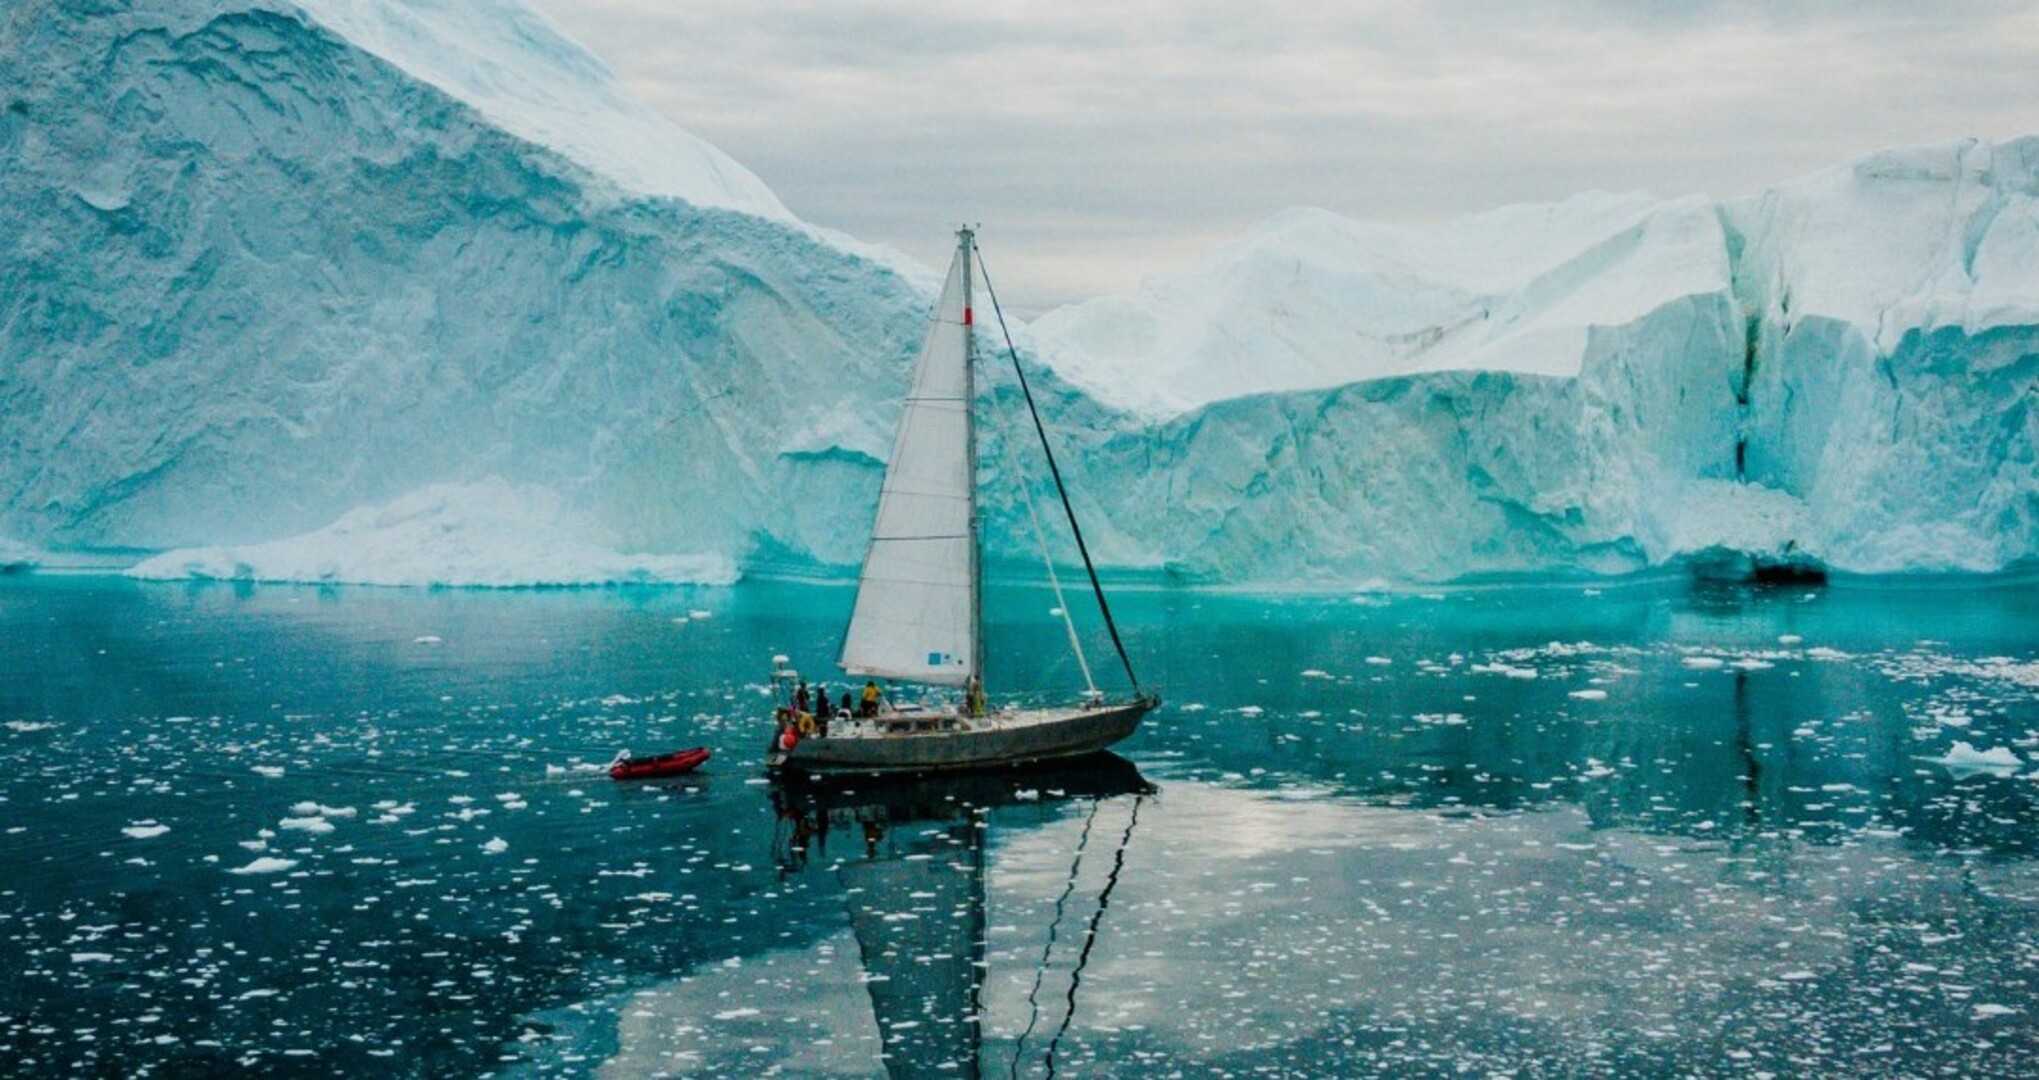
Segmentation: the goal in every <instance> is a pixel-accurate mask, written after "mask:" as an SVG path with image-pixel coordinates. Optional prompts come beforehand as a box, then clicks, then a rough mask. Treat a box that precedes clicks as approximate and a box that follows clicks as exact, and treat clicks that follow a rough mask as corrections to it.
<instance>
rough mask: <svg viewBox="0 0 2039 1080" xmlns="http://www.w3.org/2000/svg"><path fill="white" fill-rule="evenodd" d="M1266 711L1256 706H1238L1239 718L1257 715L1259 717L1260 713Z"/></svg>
mask: <svg viewBox="0 0 2039 1080" xmlns="http://www.w3.org/2000/svg"><path fill="white" fill-rule="evenodd" d="M1266 711H1267V710H1265V709H1263V708H1261V707H1260V706H1258V705H1241V706H1239V715H1241V716H1259V715H1260V714H1261V713H1263V712H1266Z"/></svg>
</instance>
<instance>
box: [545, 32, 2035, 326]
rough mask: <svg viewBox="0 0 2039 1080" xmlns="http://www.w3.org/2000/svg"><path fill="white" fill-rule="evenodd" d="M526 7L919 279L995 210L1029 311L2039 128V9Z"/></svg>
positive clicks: (805, 214)
mask: <svg viewBox="0 0 2039 1080" xmlns="http://www.w3.org/2000/svg"><path fill="white" fill-rule="evenodd" d="M531 2H532V3H534V4H535V6H536V7H538V8H539V9H540V10H541V11H543V12H545V13H546V14H547V15H548V16H550V17H551V18H552V19H553V20H554V21H555V22H556V23H557V24H558V25H559V26H561V27H562V28H563V29H564V30H565V31H566V32H567V33H568V35H570V36H572V37H574V38H575V39H577V40H579V41H580V42H581V43H582V44H584V45H586V46H587V47H588V48H589V49H591V50H592V51H593V52H594V53H595V54H596V55H597V56H599V57H601V59H602V60H603V61H604V62H606V63H607V64H608V65H609V66H610V67H611V68H612V69H613V70H615V71H616V73H617V74H618V75H619V76H620V77H621V78H622V79H623V81H624V82H625V83H626V84H627V85H628V86H629V87H630V88H631V89H633V90H634V91H635V92H636V93H637V94H638V95H639V96H640V97H642V98H643V99H645V100H646V101H647V102H649V103H650V104H651V105H652V106H653V107H654V108H657V109H658V110H660V111H661V112H663V113H665V114H666V115H667V116H670V117H671V118H672V119H673V120H674V121H675V122H677V123H678V124H679V125H680V126H681V127H683V128H685V129H687V130H688V131H691V132H693V133H694V134H696V135H698V136H701V137H702V138H705V139H707V140H708V141H710V142H712V143H714V144H715V145H717V146H719V147H721V148H722V149H723V150H724V151H726V152H728V153H729V154H730V155H731V156H733V157H735V158H736V159H737V160H738V161H740V162H742V163H743V164H745V165H746V166H748V167H749V168H750V169H751V170H752V171H754V172H756V173H757V174H758V175H759V176H760V177H762V178H763V179H764V181H765V183H766V184H768V185H769V186H770V187H771V188H772V189H773V190H774V191H775V192H777V193H778V195H779V197H780V198H781V199H782V200H784V201H785V203H786V205H787V206H788V207H790V208H791V209H792V210H793V212H794V213H796V214H798V215H800V216H801V217H802V218H805V219H806V220H808V221H812V222H814V223H816V224H820V225H825V226H828V227H831V228H835V229H840V230H842V231H844V232H847V233H850V234H852V235H854V236H857V237H860V238H862V239H865V240H869V241H874V242H878V243H883V244H889V245H891V246H893V247H896V248H899V249H900V250H903V251H905V252H907V253H909V254H912V255H914V256H917V257H919V258H920V259H921V260H922V261H925V262H928V263H930V264H937V263H942V262H945V261H946V257H947V251H948V248H949V245H950V244H951V242H952V241H951V239H950V235H949V233H950V229H951V227H952V226H953V225H954V224H955V223H956V222H959V221H963V220H969V221H973V222H981V223H982V225H983V233H982V242H983V245H984V251H985V257H986V259H987V260H989V261H990V266H991V270H992V273H993V274H994V275H995V276H994V281H995V283H996V284H997V285H998V287H999V290H1000V293H1001V298H1002V299H1003V300H1004V301H1005V303H1006V304H1007V306H1008V307H1012V308H1015V309H1017V310H1020V311H1022V312H1025V313H1029V314H1032V313H1038V312H1039V311H1041V310H1043V309H1045V308H1047V307H1051V306H1053V305H1055V304H1057V303H1062V302H1067V301H1070V300H1075V299H1081V298H1084V297H1087V296H1093V295H1098V294H1101V293H1105V292H1120V291H1127V290H1130V289H1131V288H1132V287H1133V286H1134V285H1136V284H1137V283H1138V281H1139V279H1140V278H1141V277H1142V276H1144V275H1146V274H1150V273H1154V272H1161V271H1168V270H1171V269H1175V268H1178V267H1181V266H1183V265H1184V264H1186V263H1188V262H1189V261H1190V260H1191V259H1192V258H1194V257H1195V256H1196V255H1197V254H1198V253H1200V252H1202V251H1205V250H1207V249H1209V248H1210V247H1212V246H1213V245H1215V244H1217V243H1219V242H1222V241H1224V240H1226V239H1228V238H1232V237H1236V236H1239V235H1241V234H1242V233H1244V232H1246V231H1247V230H1249V229H1250V228H1252V226H1253V225H1254V224H1255V223H1257V222H1259V221H1261V220H1262V219H1265V218H1267V217H1268V216H1270V215H1272V214H1274V213H1275V212H1277V211H1279V210H1282V209H1285V208H1287V207H1292V206H1316V207H1323V208H1325V209H1329V210H1333V211H1336V212H1338V213H1340V214H1343V215H1345V216H1347V217H1352V218H1357V219H1360V220H1371V221H1381V222H1388V223H1402V224H1415V223H1423V222H1430V221H1437V220H1442V219H1447V218H1451V217H1455V216H1458V215H1460V214H1464V213H1470V212H1475V211H1479V210H1485V209H1490V208H1492V207H1495V206H1501V205H1506V204H1509V203H1518V202H1542V201H1549V200H1555V199H1560V198H1563V197H1564V196H1566V195H1569V194H1572V193H1574V192H1578V191H1584V190H1590V189H1604V190H1612V191H1634V190H1642V191H1649V192H1652V193H1654V194H1657V195H1663V196H1673V195H1684V194H1690V193H1695V192H1697V193H1705V194H1709V195H1713V196H1717V197H1728V196H1734V195H1743V194H1749V193H1752V192H1756V191H1759V190H1761V189H1762V188H1764V187H1765V186H1768V185H1770V184H1772V183H1776V182H1778V181H1782V180H1788V179H1790V178H1792V177H1794V176H1798V175H1801V174H1803V173H1806V172H1810V171H1813V170H1815V169H1819V168H1822V167H1825V166H1828V165H1833V164H1839V163H1841V162H1844V161H1847V160H1849V159H1851V158H1854V157H1857V156H1860V155H1862V154H1865V153H1869V152H1871V151H1874V150H1877V149H1881V148H1883V147H1888V146H1901V145H1910V144H1918V143H1940V142H1951V141H1953V140H1956V139H1960V138H1964V137H1968V136H1976V137H1981V138H1984V139H1990V140H1997V139H2003V138H2008V137H2011V136H2014V135H2024V134H2039V2H2034V0H2012V2H1995V0H1978V2H1965V0H1964V2H1944V3H1934V2H1930V0H1921V2H1906V3H1896V2H1883V0H1861V2H1855V3H1847V2H1819V3H1815V2H1805V3H1793V2H1778V3H1706V2H1701V0H1694V2H1687V3H1679V2H1672V0H1643V2H1633V3H1614V2H1603V0H1558V2H1553V3H1546V4H1541V5H1522V4H1517V3H1507V2H1499V0H1442V2H1434V3H1409V2H1402V3H1365V2H1349V3H1338V2H1301V0H1261V2H1258V3H1211V2H1197V0H1187V2H1184V0H1178V2H1152V3H1141V2H1120V0H1037V2H1033V3H1006V2H999V3H972V4H958V3H939V2H930V0H792V2H771V0H763V2H760V0H531ZM1530 7H1534V9H1535V10H1534V11H1525V10H1523V9H1524V8H1530Z"/></svg>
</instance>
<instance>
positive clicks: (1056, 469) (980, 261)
mask: <svg viewBox="0 0 2039 1080" xmlns="http://www.w3.org/2000/svg"><path fill="white" fill-rule="evenodd" d="M977 272H978V274H979V275H981V276H982V277H983V278H984V292H985V294H986V295H988V296H990V297H991V312H992V314H994V315H996V316H998V331H999V333H1001V334H1003V335H1005V354H1006V355H1007V356H1009V357H1011V358H1012V371H1013V374H1014V375H1017V376H1019V384H1020V393H1022V394H1024V395H1026V399H1027V412H1029V413H1031V414H1032V415H1033V418H1034V433H1035V434H1036V435H1038V436H1040V439H1041V453H1042V455H1043V456H1045V457H1046V458H1047V459H1048V473H1049V475H1051V476H1053V477H1054V478H1055V491H1056V493H1057V494H1059V495H1061V496H1062V512H1063V513H1065V514H1067V515H1069V531H1070V533H1071V534H1073V535H1074V536H1075V537H1076V551H1077V553H1078V554H1080V555H1082V556H1083V569H1084V571H1085V572H1087V573H1088V574H1089V575H1090V590H1091V591H1092V592H1093V593H1096V594H1097V609H1098V611H1100V612H1102V613H1103V615H1104V626H1105V629H1107V630H1109V631H1111V635H1112V647H1113V648H1115V649H1117V650H1118V651H1119V662H1120V663H1122V664H1124V665H1126V678H1127V679H1128V680H1130V681H1131V682H1132V684H1133V694H1134V696H1136V697H1137V696H1140V677H1139V676H1138V675H1135V674H1133V661H1132V658H1131V657H1129V656H1127V655H1126V644H1125V642H1124V641H1121V640H1120V639H1119V624H1118V623H1116V622H1114V621H1112V607H1111V605H1110V604H1108V603H1106V602H1105V598H1104V586H1103V585H1102V584H1100V583H1099V582H1098V580H1097V567H1096V566H1095V565H1093V564H1092V563H1091V561H1090V546H1089V545H1088V544H1085V543H1084V542H1083V527H1082V526H1080V525H1078V524H1076V508H1075V507H1074V506H1072V505H1070V503H1069V489H1068V488H1067V487H1065V486H1063V483H1062V469H1061V467H1060V466H1058V465H1056V464H1055V451H1054V450H1053V449H1051V448H1050V447H1049V446H1048V429H1047V427H1046V426H1044V425H1043V424H1042V423H1041V410H1040V409H1039V408H1038V407H1036V406H1035V405H1034V391H1033V388H1032V387H1030V386H1028V385H1027V373H1026V371H1025V369H1023V368H1021V367H1020V362H1019V349H1018V348H1016V347H1015V346H1014V345H1013V343H1012V330H1011V329H1010V328H1009V327H1007V326H1006V325H1005V310H1004V309H1003V308H1001V307H999V305H998V290H996V289H993V288H992V287H991V271H990V269H988V268H987V267H986V266H985V265H984V250H983V249H982V248H979V249H978V250H977Z"/></svg>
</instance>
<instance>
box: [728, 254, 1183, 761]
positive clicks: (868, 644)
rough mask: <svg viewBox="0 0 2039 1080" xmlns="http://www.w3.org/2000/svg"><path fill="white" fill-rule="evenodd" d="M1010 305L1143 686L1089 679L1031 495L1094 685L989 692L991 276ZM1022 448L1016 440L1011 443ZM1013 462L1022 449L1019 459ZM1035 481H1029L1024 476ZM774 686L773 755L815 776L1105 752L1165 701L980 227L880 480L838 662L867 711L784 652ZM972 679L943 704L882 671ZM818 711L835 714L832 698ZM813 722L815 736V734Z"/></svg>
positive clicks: (938, 308)
mask: <svg viewBox="0 0 2039 1080" xmlns="http://www.w3.org/2000/svg"><path fill="white" fill-rule="evenodd" d="M980 276H982V278H983V281H984V291H985V293H986V295H987V296H989V297H990V299H991V303H992V311H993V313H994V314H995V315H996V316H997V321H998V325H999V329H1000V333H1001V335H1002V337H1003V343H1004V345H1005V352H1006V354H1007V356H1009V357H1010V358H1011V361H1012V368H1013V372H1014V374H1015V375H1016V377H1017V378H1018V381H1019V386H1020V389H1021V390H1022V392H1023V394H1024V397H1025V400H1026V404H1027V410H1028V412H1029V413H1030V414H1031V416H1032V419H1033V429H1034V433H1035V435H1036V436H1037V437H1038V438H1039V440H1040V445H1041V449H1042V453H1043V455H1044V457H1045V458H1046V460H1047V463H1048V470H1049V473H1050V475H1051V476H1052V477H1053V479H1054V482H1055V489H1056V491H1057V493H1058V494H1059V495H1060V496H1061V501H1062V507H1063V510H1064V512H1065V514H1066V515H1067V518H1068V521H1069V528H1070V532H1071V534H1072V536H1073V538H1074V540H1075V543H1076V549H1077V551H1078V553H1079V554H1081V555H1082V558H1083V566H1084V570H1085V572H1086V573H1087V574H1088V575H1089V577H1090V585H1091V590H1092V591H1093V592H1094V593H1095V594H1096V597H1097V603H1098V610H1099V612H1100V613H1101V614H1102V616H1103V619H1104V624H1105V627H1106V629H1108V630H1109V631H1110V632H1111V640H1112V645H1113V647H1114V648H1116V649H1117V650H1118V654H1119V659H1120V661H1121V662H1122V663H1123V664H1124V665H1125V670H1126V677H1127V679H1128V680H1129V681H1130V682H1131V684H1132V695H1131V697H1130V698H1127V699H1121V700H1117V701H1113V700H1110V699H1108V698H1107V697H1106V695H1105V694H1104V693H1103V692H1102V691H1100V690H1098V688H1097V686H1096V683H1095V681H1094V680H1092V678H1091V673H1090V665H1089V662H1088V661H1087V660H1086V659H1084V657H1083V654H1082V645H1081V642H1080V640H1079V638H1078V635H1077V633H1076V628H1075V624H1074V623H1073V622H1071V621H1069V615H1068V611H1069V607H1068V605H1067V604H1066V603H1062V602H1061V584H1060V582H1059V580H1057V579H1056V577H1055V572H1054V563H1053V560H1052V559H1050V558H1048V557H1047V543H1046V538H1045V535H1042V534H1041V529H1040V525H1039V521H1040V515H1039V514H1038V513H1037V512H1035V511H1034V509H1033V505H1032V503H1031V501H1030V499H1029V500H1023V501H1025V502H1026V505H1027V507H1028V511H1029V515H1030V520H1032V521H1033V523H1034V525H1035V532H1036V534H1037V536H1038V537H1039V538H1040V539H1041V547H1042V555H1043V558H1044V560H1045V561H1046V562H1047V572H1048V579H1049V582H1050V584H1051V585H1053V587H1054V588H1055V592H1056V598H1057V608H1058V610H1060V611H1061V612H1062V613H1063V619H1064V623H1065V625H1066V626H1067V627H1068V629H1069V641H1070V645H1071V648H1072V649H1073V650H1074V652H1075V654H1076V658H1077V663H1078V666H1079V667H1080V668H1081V670H1082V672H1083V676H1084V680H1085V683H1086V690H1085V691H1084V692H1083V693H1082V695H1081V696H1080V697H1079V698H1078V699H1077V700H1075V701H1073V702H1071V703H1068V704H1064V705H1057V706H1051V707H1045V708H1041V707H1035V708H1017V707H1002V708H993V707H991V706H990V704H989V699H988V698H987V696H986V694H985V689H984V681H983V677H984V670H985V649H984V635H983V596H982V593H983V588H982V575H981V572H980V568H979V562H980V551H981V545H980V543H979V535H978V533H979V525H978V513H977V408H976V406H977V400H976V397H977V395H976V386H977V368H978V362H979V356H978V333H977V329H978V328H977V319H976V307H975V292H976V287H977V281H978V279H979V277H980ZM1005 445H1006V447H1007V448H1008V452H1010V449H1011V445H1012V443H1011V440H1010V439H1007V440H1005ZM1014 464H1015V467H1017V461H1016V459H1015V462H1014ZM1023 489H1024V486H1023ZM773 659H774V664H775V670H774V672H773V681H774V685H775V686H777V687H782V688H783V691H784V693H785V695H786V700H784V701H783V702H782V703H781V704H780V706H779V708H778V715H777V717H776V720H777V729H776V730H775V732H774V733H773V737H772V743H771V746H770V747H769V749H768V750H767V752H766V757H765V765H766V768H767V769H769V770H771V771H774V772H780V771H790V772H805V773H828V772H872V773H927V772H941V771H947V770H957V769H983V768H990V767H996V766H1003V765H1018V764H1024V763H1027V762H1033V761H1043V760H1050V759H1054V758H1060V757H1070V756H1074V755H1078V754H1087V753H1092V752H1094V751H1098V750H1102V749H1104V748H1105V747H1107V746H1110V745H1112V744H1113V743H1116V742H1118V741H1119V740H1121V739H1124V738H1125V737H1126V736H1128V735H1131V734H1132V733H1133V732H1134V730H1135V729H1137V728H1138V727H1139V724H1140V718H1141V717H1142V716H1145V715H1146V714H1147V713H1148V712H1151V711H1152V710H1154V709H1155V708H1156V707H1158V706H1159V705H1160V703H1161V702H1160V698H1159V697H1157V696H1155V695H1153V694H1150V693H1146V692H1144V691H1142V690H1141V689H1140V682H1139V679H1138V677H1137V676H1135V675H1134V674H1133V664H1132V661H1131V659H1130V658H1128V657H1127V655H1126V649H1125V644H1124V642H1123V641H1122V640H1121V639H1120V637H1119V631H1118V626H1117V624H1116V623H1114V622H1113V621H1112V617H1111V607H1110V605H1109V604H1108V603H1107V602H1106V601H1105V596H1104V588H1103V586H1102V585H1101V584H1100V583H1099V582H1098V577H1097V570H1096V567H1095V566H1094V565H1093V564H1092V562H1091V559H1090V551H1089V548H1088V547H1087V546H1086V545H1085V544H1084V542H1083V531H1082V528H1081V527H1080V526H1079V525H1078V524H1077V521H1076V512H1075V509H1074V508H1073V506H1072V505H1071V504H1070V501H1069V494H1068V491H1067V490H1066V489H1065V488H1064V487H1063V485H1062V475H1061V470H1060V469H1059V468H1058V467H1057V466H1056V465H1055V458H1054V452H1053V451H1052V450H1051V449H1050V448H1049V446H1048V440H1047V429H1046V427H1045V426H1044V425H1043V424H1042V422H1041V415H1040V411H1039V410H1038V409H1037V408H1035V406H1034V399H1033V391H1032V389H1031V388H1030V387H1028V385H1027V381H1026V372H1025V371H1024V370H1023V369H1022V368H1021V367H1020V364H1019V354H1018V351H1017V350H1016V349H1014V348H1013V345H1012V336H1011V334H1010V333H1009V332H1007V331H1006V330H1005V318H1004V315H1003V313H1002V312H1000V311H999V308H998V299H997V296H996V294H995V293H993V292H992V291H991V287H990V278H989V275H988V274H985V273H983V264H982V261H981V259H980V258H979V256H978V254H977V246H976V233H975V232H974V231H973V230H971V229H969V228H963V229H959V230H957V233H956V254H955V258H954V259H953V261H951V263H950V265H949V272H948V278H947V280H946V281H945V282H944V284H943V286H942V292H941V297H940V299H939V300H938V301H937V302H936V304H935V310H934V313H933V315H932V316H931V317H930V320H929V326H928V332H927V337H926V340H925V341H924V342H923V343H922V345H921V351H920V358H919V361H918V363H917V364H916V365H915V368H914V375H913V385H912V388H911V389H910V390H909V392H908V394H907V398H906V402H905V405H904V408H903V409H902V410H901V414H900V418H899V431H898V434H897V436H895V438H894V441H893V444H892V455H891V457H890V458H889V459H888V461H887V463H886V468H885V480H884V484H883V486H882V487H881V488H880V490H879V495H878V513H877V518H876V520H875V522H874V524H873V528H872V535H871V547H870V550H869V552H868V554H866V556H865V558H864V564H863V570H862V573H861V574H860V575H859V577H858V582H857V598H856V604H855V607H854V609H853V611H852V613H851V616H850V624H849V629H848V631H847V632H846V633H845V635H844V639H843V649H842V656H841V658H840V659H839V660H838V666H840V667H841V668H842V670H843V671H845V672H847V673H849V674H850V675H852V676H861V677H864V678H866V679H868V680H872V681H871V682H869V683H867V684H866V701H865V703H864V708H862V709H861V710H859V712H858V714H857V715H855V716H853V717H836V718H829V719H828V720H827V721H826V722H817V721H818V720H819V718H813V717H808V716H806V715H804V714H803V713H802V712H801V711H800V710H799V708H798V704H799V703H798V702H797V701H796V700H795V699H794V697H793V694H794V686H793V684H794V682H795V678H796V676H795V675H794V674H793V672H792V670H791V669H790V668H788V667H787V666H786V663H785V658H784V657H774V658H773ZM878 679H885V680H888V681H899V682H904V683H909V684H914V685H917V686H920V687H923V688H949V689H950V690H951V691H960V697H959V699H958V700H953V701H948V702H945V703H931V702H925V701H923V702H917V703H902V702H899V701H895V700H889V699H886V698H884V697H882V696H881V695H880V694H878V693H877V692H876V691H875V688H876V682H875V680H878ZM818 707H819V709H821V710H823V711H825V710H826V709H827V707H828V706H827V704H826V703H820V704H819V706H818ZM809 732H811V733H809Z"/></svg>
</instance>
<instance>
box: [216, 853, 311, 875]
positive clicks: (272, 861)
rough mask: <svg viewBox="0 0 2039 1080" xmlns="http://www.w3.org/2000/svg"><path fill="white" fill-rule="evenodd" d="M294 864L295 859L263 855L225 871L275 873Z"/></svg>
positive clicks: (234, 872) (233, 872)
mask: <svg viewBox="0 0 2039 1080" xmlns="http://www.w3.org/2000/svg"><path fill="white" fill-rule="evenodd" d="M296 865H297V860H296V859H279V858H276V857H275V856H273V855H265V856H263V857H262V858H259V859H256V860H255V861H254V862H251V863H249V864H248V865H246V866H237V867H235V868H233V869H232V870H229V871H227V873H229V874H276V873H281V872H283V871H285V870H288V869H290V868H291V867H293V866H296Z"/></svg>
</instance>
